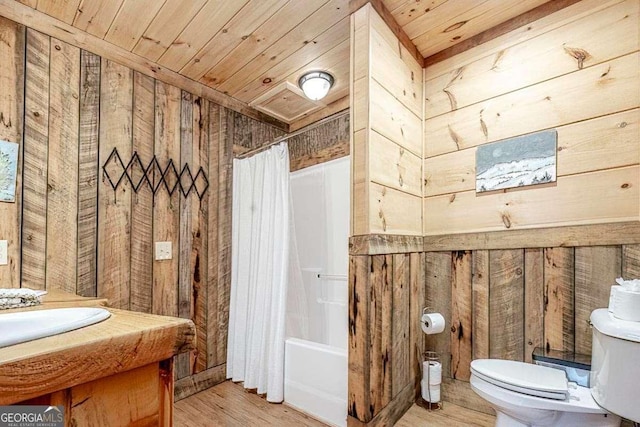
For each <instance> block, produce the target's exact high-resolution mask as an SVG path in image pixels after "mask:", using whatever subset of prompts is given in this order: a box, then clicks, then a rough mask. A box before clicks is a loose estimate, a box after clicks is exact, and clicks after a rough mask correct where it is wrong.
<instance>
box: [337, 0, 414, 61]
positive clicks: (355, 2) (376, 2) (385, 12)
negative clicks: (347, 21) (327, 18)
mask: <svg viewBox="0 0 640 427" xmlns="http://www.w3.org/2000/svg"><path fill="white" fill-rule="evenodd" d="M367 3H371V6H372V7H373V8H374V9H375V11H376V12H378V14H379V15H380V17H381V18H382V19H383V20H384V22H385V23H386V24H387V26H388V27H389V28H390V29H391V31H393V33H394V34H395V35H396V37H397V38H398V40H400V43H402V45H403V46H404V47H405V48H407V50H408V51H409V53H410V54H411V56H412V57H413V58H414V59H415V60H416V61H417V62H418V64H420V66H421V67H422V68H424V57H423V56H422V54H421V53H420V51H418V48H417V47H416V45H414V44H413V42H412V41H411V39H410V38H409V36H408V35H407V33H405V32H404V30H403V29H402V27H401V26H400V24H398V22H397V21H396V19H395V18H394V17H393V15H392V14H391V12H389V9H387V7H386V6H385V5H384V3H383V2H382V0H350V1H349V13H354V12H355V11H357V10H358V9H360V8H361V7H363V6H365V5H366V4H367Z"/></svg>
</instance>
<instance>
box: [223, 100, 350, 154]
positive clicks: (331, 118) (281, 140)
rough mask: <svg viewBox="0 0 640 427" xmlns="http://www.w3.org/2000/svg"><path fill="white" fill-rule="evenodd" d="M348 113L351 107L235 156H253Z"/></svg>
mask: <svg viewBox="0 0 640 427" xmlns="http://www.w3.org/2000/svg"><path fill="white" fill-rule="evenodd" d="M347 114H349V109H346V110H344V111H341V112H339V113H336V114H332V115H331V116H329V117H325V118H324V119H322V120H318V121H317V122H315V123H312V124H310V125H308V126H305V127H303V128H302V129H298V130H297V131H295V132H291V133H290V134H288V135H285V136H281V137H278V138H276V139H274V140H273V141H271V142H269V143H268V144H265V145H261V146H260V147H257V148H254V149H251V150H249V151H246V152H244V153H242V154H239V155H237V156H236V157H235V158H236V159H244V158H247V157H251V156H252V155H254V154H258V153H259V152H261V151H264V150H266V149H267V148H270V147H272V146H274V145H276V144H280V143H281V142H283V141H286V140H287V139H289V138H293V137H294V136H298V135H300V134H302V133H305V132H307V131H309V130H311V129H315V128H317V127H318V126H321V125H323V124H325V123H327V122H330V121H331V120H335V119H338V118H340V117H343V116H346V115H347Z"/></svg>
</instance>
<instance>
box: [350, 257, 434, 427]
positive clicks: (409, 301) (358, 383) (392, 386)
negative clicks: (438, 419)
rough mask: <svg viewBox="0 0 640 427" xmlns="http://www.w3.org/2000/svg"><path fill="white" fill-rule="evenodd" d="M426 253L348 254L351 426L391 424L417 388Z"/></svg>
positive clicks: (410, 399)
mask: <svg viewBox="0 0 640 427" xmlns="http://www.w3.org/2000/svg"><path fill="white" fill-rule="evenodd" d="M424 259H425V258H424V254H420V253H399V254H388V255H374V256H368V255H352V256H350V257H349V392H348V394H349V418H348V423H349V425H354V426H359V425H365V424H366V425H392V424H393V423H394V422H395V421H397V419H398V418H399V417H400V416H401V415H402V413H404V411H406V410H407V409H408V408H409V407H410V406H411V404H412V403H413V402H414V400H415V398H416V393H417V390H419V378H420V376H421V373H420V360H421V357H422V351H423V339H424V338H423V337H424V334H423V333H422V330H421V329H420V324H419V322H414V321H411V319H418V318H419V316H420V313H421V311H422V308H423V307H424V305H425V294H424V291H425V285H424V267H425V262H424Z"/></svg>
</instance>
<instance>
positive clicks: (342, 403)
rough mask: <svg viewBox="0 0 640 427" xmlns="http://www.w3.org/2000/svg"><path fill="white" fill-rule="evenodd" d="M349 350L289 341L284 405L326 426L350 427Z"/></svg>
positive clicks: (286, 348) (298, 340)
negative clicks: (348, 392) (348, 394)
mask: <svg viewBox="0 0 640 427" xmlns="http://www.w3.org/2000/svg"><path fill="white" fill-rule="evenodd" d="M347 370H348V366H347V350H345V349H342V348H338V347H332V346H329V345H326V344H320V343H316V342H312V341H305V340H301V339H298V338H288V339H287V341H286V343H285V362H284V401H285V402H286V403H287V404H288V405H290V406H292V407H294V408H296V409H298V410H300V411H302V412H305V413H307V414H309V415H311V416H313V417H314V418H317V419H318V420H320V421H323V422H325V423H328V424H331V425H334V426H339V427H343V426H346V425H347Z"/></svg>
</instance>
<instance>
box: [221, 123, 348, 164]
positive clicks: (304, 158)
mask: <svg viewBox="0 0 640 427" xmlns="http://www.w3.org/2000/svg"><path fill="white" fill-rule="evenodd" d="M349 129H350V128H349V114H348V111H347V112H344V111H343V112H339V113H338V114H335V115H334V116H333V117H327V118H325V119H324V121H323V122H321V123H312V124H311V125H308V126H306V127H303V128H301V129H298V130H297V131H296V134H295V135H292V136H291V137H289V138H287V139H286V141H287V143H288V147H289V165H290V166H289V168H290V170H291V172H294V171H297V170H299V169H303V168H307V167H309V166H313V165H317V164H320V163H324V162H328V161H330V160H334V159H339V158H341V157H344V156H348V155H349V148H350V147H349V137H350V133H349ZM260 130H261V129H258V131H260ZM262 130H263V131H264V129H262ZM298 132H299V133H298ZM281 136H283V134H282V133H281V132H273V131H271V132H269V133H267V134H264V132H263V133H259V132H258V133H257V134H256V132H255V131H254V132H251V133H249V132H245V133H243V134H242V135H240V136H239V137H238V138H235V139H234V143H235V144H236V145H234V147H233V152H234V153H235V154H237V155H242V154H244V153H246V152H248V151H251V150H255V149H258V150H259V149H260V148H261V147H262V146H263V145H264V144H267V143H269V142H272V141H275V140H277V139H278V138H279V137H281ZM269 138H270V139H269Z"/></svg>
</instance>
